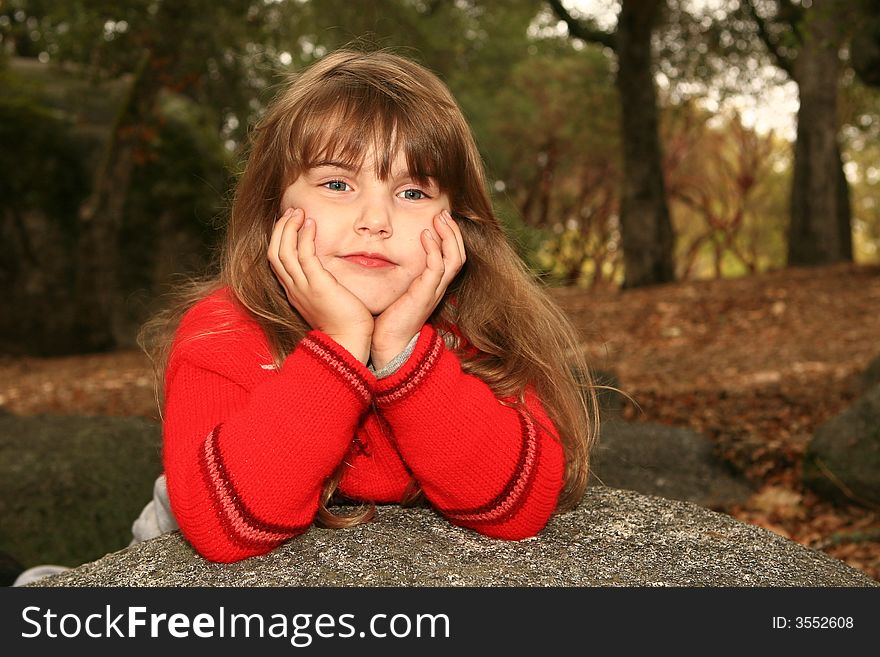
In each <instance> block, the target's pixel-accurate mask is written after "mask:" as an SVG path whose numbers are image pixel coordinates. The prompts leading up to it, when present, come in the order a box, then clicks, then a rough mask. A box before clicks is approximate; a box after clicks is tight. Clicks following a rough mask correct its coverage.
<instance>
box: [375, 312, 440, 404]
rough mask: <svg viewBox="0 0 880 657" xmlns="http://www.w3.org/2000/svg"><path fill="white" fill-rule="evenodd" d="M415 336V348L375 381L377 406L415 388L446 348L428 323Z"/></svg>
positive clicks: (395, 399) (398, 399) (392, 401)
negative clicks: (399, 365) (396, 365)
mask: <svg viewBox="0 0 880 657" xmlns="http://www.w3.org/2000/svg"><path fill="white" fill-rule="evenodd" d="M417 337H418V340H417V341H416V345H415V349H413V352H412V354H411V355H410V357H409V359H408V360H407V361H406V362H405V363H404V364H403V365H402V366H401V367H400V369H398V370H397V371H396V372H394V373H393V374H391V375H390V376H387V377H385V378H382V379H379V380H378V381H377V382H376V385H375V392H376V404H377V405H378V406H379V407H381V408H387V407H389V406H391V405H393V404H395V403H397V402H399V401H401V400H402V399H405V398H406V397H408V396H409V395H411V394H412V393H413V392H414V391H415V390H417V389H418V387H419V384H420V383H421V382H422V381H423V380H424V379H425V377H426V376H427V375H428V374H429V373H430V372H431V370H433V369H434V366H435V365H436V364H437V361H438V360H440V356H441V355H442V354H443V351H444V350H445V349H446V345H445V344H444V342H443V338H441V337H440V335H439V334H438V333H437V331H436V330H434V327H432V326H431V325H430V324H425V325H424V326H423V327H422V330H421V331H420V332H419V335H418V336H417Z"/></svg>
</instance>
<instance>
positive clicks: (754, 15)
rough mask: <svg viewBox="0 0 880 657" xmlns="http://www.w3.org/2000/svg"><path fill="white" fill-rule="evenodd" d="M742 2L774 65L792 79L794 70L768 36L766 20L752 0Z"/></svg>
mask: <svg viewBox="0 0 880 657" xmlns="http://www.w3.org/2000/svg"><path fill="white" fill-rule="evenodd" d="M742 2H743V5H745V8H746V10H747V11H748V13H749V16H750V17H751V19H752V20H753V21H755V25H757V26H758V36H759V37H760V39H761V42H762V43H763V44H764V46H765V47H766V48H767V50H768V51H769V52H770V55H771V56H772V57H773V59H774V60H775V61H776V65H777V66H778V67H779V68H781V69H782V70H783V71H785V72H786V73H788V77H790V78H791V79H792V80H793V79H794V70H793V67H792V62H791V60H790V59H789V58H788V57H786V56H785V55H783V54H782V52H781V51H780V50H779V46H778V44H777V43H776V42H775V41H774V40H773V38H772V37H771V36H770V31H769V30H768V29H767V21H765V20H764V19H763V18H762V17H761V15H760V14H759V13H758V10H757V9H756V8H755V2H754V0H742ZM792 29H793V30H796V29H797V28H796V27H795V26H792Z"/></svg>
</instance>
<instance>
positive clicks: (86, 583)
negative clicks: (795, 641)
mask: <svg viewBox="0 0 880 657" xmlns="http://www.w3.org/2000/svg"><path fill="white" fill-rule="evenodd" d="M29 586H31V587H47V586H48V587H71V586H74V587H106V586H141V587H147V586H149V587H155V586H161V587H184V586H205V587H214V586H248V587H260V586H303V587H314V586H371V587H375V586H429V587H438V586H442V587H449V586H524V587H531V586H699V587H710V586H711V587H715V586H723V587H731V586H735V587H743V586H811V587H827V586H846V587H871V586H878V583H877V582H875V581H874V580H872V579H871V578H869V577H868V576H867V575H865V574H864V573H862V572H861V571H858V570H856V569H854V568H852V567H850V566H848V565H847V564H845V563H844V562H842V561H838V560H836V559H832V558H831V557H829V556H828V555H826V554H824V553H822V552H818V551H814V550H811V549H809V548H806V547H804V546H802V545H799V544H797V543H795V542H793V541H790V540H788V539H786V538H783V537H782V536H779V535H778V534H774V533H772V532H769V531H767V530H765V529H762V528H760V527H757V526H754V525H748V524H745V523H742V522H739V521H737V520H735V519H734V518H732V517H730V516H727V515H724V514H721V513H717V512H715V511H711V510H709V509H705V508H703V507H700V506H697V505H695V504H691V503H687V502H680V501H676V500H668V499H664V498H660V497H653V496H648V495H642V494H640V493H636V492H633V491H625V490H616V489H612V488H606V487H603V486H596V487H591V488H589V489H588V490H587V493H586V495H585V497H584V499H583V501H582V502H581V504H580V506H579V507H578V508H577V509H575V510H574V511H571V512H568V513H565V514H561V515H557V516H554V517H553V518H551V520H550V522H549V524H548V525H547V527H546V528H545V529H544V531H542V532H541V533H540V534H539V535H538V536H536V537H534V538H530V539H526V540H523V541H502V540H495V539H491V538H487V537H485V536H481V535H480V534H477V533H476V532H473V531H471V530H468V529H464V528H461V527H457V526H455V525H452V524H450V523H449V522H447V521H446V520H445V519H443V518H442V517H440V516H439V515H438V514H437V513H435V512H434V511H432V510H431V509H429V508H424V507H422V508H408V509H404V508H401V507H399V506H382V507H380V508H379V509H378V513H377V518H376V520H375V521H373V522H371V523H368V524H365V525H359V526H357V527H354V528H351V529H344V530H338V529H319V528H314V527H313V528H311V529H310V530H309V531H307V532H306V533H305V534H303V535H301V536H298V537H296V538H294V539H292V540H290V541H288V542H287V543H285V544H284V545H282V546H281V547H279V548H277V549H276V550H274V551H272V552H270V553H269V554H266V555H263V556H259V557H253V558H251V559H245V560H243V561H239V562H237V563H233V564H219V563H210V562H208V561H205V560H204V559H202V558H201V557H200V556H198V554H196V553H195V552H194V551H193V549H192V548H191V547H190V546H189V544H188V543H187V542H186V541H185V540H184V539H183V537H182V536H181V534H180V532H176V531H175V532H171V533H168V534H164V535H162V536H160V537H158V538H154V539H152V540H150V541H146V542H145V543H140V544H137V545H134V546H132V547H129V548H126V549H123V550H121V551H119V552H115V553H113V554H109V555H106V556H104V557H103V558H101V559H98V560H97V561H95V562H92V563H88V564H84V565H82V566H80V567H78V568H75V569H73V570H70V571H67V572H64V573H60V574H57V575H52V576H50V577H47V578H44V579H42V580H38V581H37V582H34V583H32V584H30V585H29Z"/></svg>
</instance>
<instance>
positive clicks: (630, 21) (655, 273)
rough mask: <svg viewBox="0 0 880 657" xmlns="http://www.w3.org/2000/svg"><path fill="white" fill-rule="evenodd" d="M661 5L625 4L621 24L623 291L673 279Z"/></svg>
mask: <svg viewBox="0 0 880 657" xmlns="http://www.w3.org/2000/svg"><path fill="white" fill-rule="evenodd" d="M663 6H664V2H663V0H650V1H647V0H646V1H643V2H635V1H634V0H624V2H623V6H622V8H621V11H620V16H619V18H618V22H617V58H618V67H619V68H618V73H617V87H618V90H619V92H620V100H621V105H622V107H621V117H622V135H623V189H622V192H621V203H620V224H621V238H622V246H623V256H624V277H625V278H624V287H639V286H644V285H652V284H656V283H666V282H669V281H672V280H674V278H675V266H674V256H673V251H674V247H675V238H674V234H673V231H672V223H671V221H670V219H669V208H668V207H667V205H666V192H665V189H664V182H663V166H662V158H661V153H660V142H659V137H658V119H657V95H656V90H655V88H654V71H653V67H652V61H653V57H652V48H651V34H652V31H653V28H654V25H655V24H656V21H657V19H658V18H659V15H660V12H661V10H662V8H663Z"/></svg>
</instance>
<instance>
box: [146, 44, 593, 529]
mask: <svg viewBox="0 0 880 657" xmlns="http://www.w3.org/2000/svg"><path fill="white" fill-rule="evenodd" d="M401 150H402V152H403V153H404V155H405V157H406V161H407V165H408V168H409V171H410V175H412V176H413V177H414V178H415V179H417V180H419V179H424V178H426V177H428V176H430V177H432V178H433V179H435V180H436V181H437V183H438V184H439V186H440V189H441V190H442V191H444V192H445V193H446V194H447V195H448V197H449V200H450V205H451V210H452V214H453V216H454V217H455V218H456V221H457V223H458V225H459V226H460V228H461V233H462V236H463V238H464V243H465V250H466V252H467V262H466V264H465V266H464V267H463V268H462V270H461V271H460V272H459V274H458V276H457V277H456V279H455V280H454V281H453V282H452V284H451V285H450V287H449V288H448V289H447V291H446V295H445V297H444V299H443V300H442V301H441V303H440V304H439V305H438V307H437V309H436V310H435V312H434V314H433V315H432V317H431V318H430V320H429V321H431V322H432V323H435V324H437V325H439V326H454V327H456V328H457V331H458V333H460V335H462V336H463V337H464V340H465V341H466V343H467V344H468V345H470V347H472V348H471V349H465V348H463V345H459V348H457V349H456V351H457V354H458V356H459V358H460V359H461V362H462V367H463V369H464V371H466V372H469V373H472V374H474V375H476V376H478V377H480V378H481V379H482V380H483V381H485V382H486V383H487V384H488V385H489V386H490V387H491V388H492V390H493V392H494V393H495V394H496V395H497V396H498V397H507V398H511V399H514V400H516V401H514V402H513V404H514V405H517V406H519V407H520V408H525V406H524V393H525V390H526V388H527V386H531V387H533V389H534V390H535V392H536V393H537V395H538V397H539V398H540V399H541V401H542V402H543V404H544V407H545V409H546V411H547V413H548V415H549V417H550V419H551V420H552V421H553V422H554V424H555V426H556V428H557V430H558V433H559V437H560V441H561V444H562V447H563V449H564V452H565V463H566V467H565V485H564V488H563V491H562V494H561V496H560V500H559V504H558V507H557V510H559V511H564V510H568V509H571V508H573V507H574V506H575V505H576V504H577V503H578V501H579V500H580V498H581V496H582V495H583V492H584V489H585V488H586V485H587V480H588V475H589V456H590V449H591V446H592V445H593V443H594V441H595V439H596V436H597V433H598V413H597V404H596V397H595V392H594V389H593V386H592V384H591V383H590V379H589V375H588V374H587V372H588V371H589V370H588V367H587V364H586V363H585V362H584V357H583V349H582V348H581V346H580V344H579V340H578V336H577V334H576V331H575V330H574V328H573V327H572V325H571V324H570V322H569V321H568V319H567V318H566V316H565V315H564V314H563V313H562V311H561V310H560V309H559V308H558V307H557V306H556V305H555V303H554V302H553V301H552V300H551V299H550V297H549V296H548V294H547V293H546V291H545V290H544V289H543V288H542V287H541V285H540V284H539V283H538V282H537V281H536V280H535V279H534V277H533V276H532V275H531V274H530V272H529V271H528V270H527V269H526V267H525V266H524V264H523V263H522V261H521V259H520V258H519V257H518V256H517V254H516V252H515V250H514V249H513V248H512V246H511V244H510V243H509V241H508V239H507V236H506V234H505V232H504V230H503V228H502V226H501V224H500V223H499V221H498V219H497V217H496V216H495V213H494V210H493V208H492V203H491V200H490V198H489V195H488V192H487V185H486V179H485V173H484V170H483V164H482V160H481V157H480V154H479V151H478V149H477V146H476V143H475V142H474V139H473V136H472V134H471V130H470V127H469V126H468V124H467V122H466V120H465V118H464V116H463V114H462V112H461V110H460V109H459V107H458V105H457V104H456V102H455V100H454V99H453V97H452V95H451V94H450V92H449V90H448V89H447V88H446V86H445V85H444V84H443V83H442V82H441V81H440V80H439V79H438V78H437V77H436V76H435V75H434V74H433V73H431V72H430V71H428V70H427V69H425V68H424V67H422V66H420V65H419V64H416V63H415V62H412V61H410V60H408V59H405V58H403V57H400V56H397V55H394V54H392V53H389V52H387V51H376V52H358V51H351V50H341V51H337V52H334V53H332V54H329V55H327V56H325V57H324V58H322V59H321V60H319V61H318V62H316V63H315V64H313V65H312V66H310V67H309V68H307V69H306V70H304V71H303V72H302V73H301V74H300V75H297V76H294V77H293V78H292V79H291V80H290V81H289V84H287V85H285V86H284V87H283V88H282V91H281V92H280V93H279V95H278V96H277V97H276V99H275V101H274V102H273V103H272V104H271V106H270V107H269V108H268V110H267V112H266V114H265V115H264V117H263V119H262V121H261V122H260V123H259V124H258V125H257V126H256V128H255V129H254V131H253V133H252V139H251V148H250V155H249V158H248V161H247V165H246V167H245V170H244V172H243V175H242V176H241V177H240V179H239V182H238V185H237V188H236V192H235V197H234V201H233V205H232V212H231V216H230V220H229V224H228V226H227V230H226V234H225V241H224V243H223V246H222V251H221V253H220V261H219V274H218V275H217V276H215V277H213V278H211V279H209V280H206V281H202V282H201V283H196V284H193V285H191V286H189V287H187V288H186V289H184V290H183V291H182V292H181V294H180V296H179V299H178V301H177V303H176V304H175V305H174V306H173V307H171V308H170V309H168V310H167V311H166V312H164V313H162V314H159V315H157V316H156V317H155V318H154V319H153V320H151V321H150V322H148V323H147V324H146V325H145V326H144V329H143V330H142V332H141V337H142V341H141V344H142V345H144V347H145V349H146V350H147V351H148V353H151V355H152V356H153V359H154V364H155V365H156V366H157V374H158V381H159V382H160V384H161V381H162V373H163V371H164V367H165V365H166V363H167V360H168V356H169V350H170V345H171V342H172V339H173V332H174V329H175V328H176V326H177V324H178V323H179V320H180V318H181V317H182V315H183V313H184V312H185V311H186V310H187V309H188V308H189V307H190V306H191V305H192V304H193V303H195V302H196V301H197V300H198V299H200V298H202V297H204V296H205V294H207V293H208V292H210V291H212V290H214V289H217V288H218V287H220V286H224V285H225V286H228V287H229V290H230V292H231V295H232V297H233V298H234V299H235V301H236V302H237V303H238V304H240V305H241V307H242V308H243V309H244V310H245V311H246V312H247V313H249V314H250V315H251V316H252V317H253V318H254V319H255V320H256V321H257V322H258V323H259V325H260V326H261V327H262V330H263V332H264V333H265V335H266V337H267V339H268V342H269V345H270V348H271V349H272V352H273V355H274V358H275V360H276V363H277V364H279V365H280V364H281V362H283V360H284V358H285V357H286V356H287V354H288V353H290V352H291V351H292V350H293V349H294V347H295V346H296V345H297V343H298V342H299V341H300V340H301V339H302V337H303V336H304V335H305V333H306V332H308V330H309V326H308V324H307V323H306V322H305V321H304V320H303V319H302V317H301V316H300V315H299V314H298V313H297V312H296V310H294V309H293V308H292V307H291V306H290V304H289V303H288V301H287V298H286V296H285V294H284V291H283V290H282V288H281V286H280V284H279V283H278V281H277V280H276V279H275V276H274V274H273V273H272V271H271V269H270V267H269V263H268V259H267V250H268V245H269V237H270V235H271V232H272V227H273V225H274V223H275V221H276V219H277V217H278V214H279V208H280V202H281V195H282V193H283V190H284V189H285V188H286V187H287V186H288V185H289V184H291V183H292V182H293V181H294V180H296V178H297V177H298V176H299V175H300V174H301V173H302V172H303V171H305V170H306V169H308V168H309V167H310V166H312V165H313V164H314V163H316V162H318V161H321V160H333V161H342V162H346V163H347V164H350V165H351V166H353V167H358V166H361V165H362V164H363V159H364V157H365V156H366V154H367V153H372V154H373V157H375V162H374V163H373V165H374V167H375V169H374V170H375V171H376V172H377V174H378V175H379V176H380V177H381V178H383V179H384V178H385V177H387V176H388V175H389V173H390V172H389V169H390V166H391V164H392V163H393V161H394V158H395V156H396V155H397V153H398V152H401ZM453 299H454V301H451V300H453ZM473 348H475V349H476V353H474V349H473ZM341 474H342V470H341V469H340V470H337V472H336V473H335V474H334V475H333V476H332V477H331V478H330V480H329V481H328V482H327V483H326V485H325V488H324V491H323V494H322V499H321V504H320V508H319V513H318V518H317V521H318V522H319V523H321V524H324V525H325V526H332V527H341V526H350V525H353V524H357V523H360V522H363V521H365V520H366V519H368V518H369V517H371V515H372V512H373V510H374V509H373V508H372V507H371V508H369V509H366V510H362V511H361V512H359V513H356V514H355V515H349V516H338V515H335V514H333V513H332V512H330V511H329V510H328V508H327V506H328V504H329V503H330V501H331V499H332V498H333V494H334V492H335V490H336V487H337V485H338V482H339V480H340V479H341Z"/></svg>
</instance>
